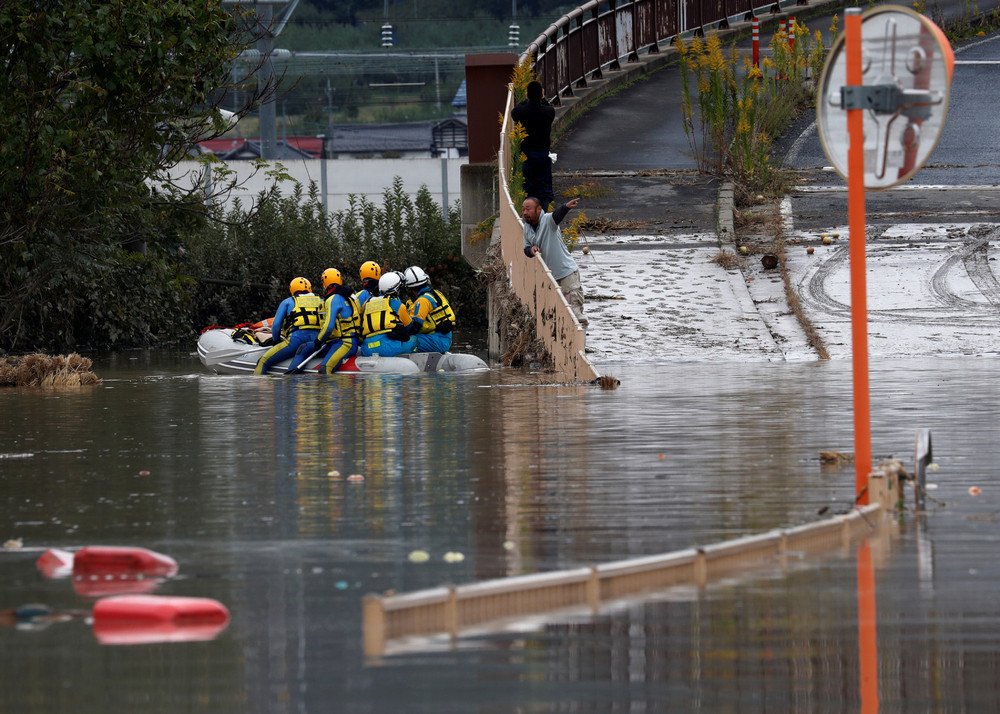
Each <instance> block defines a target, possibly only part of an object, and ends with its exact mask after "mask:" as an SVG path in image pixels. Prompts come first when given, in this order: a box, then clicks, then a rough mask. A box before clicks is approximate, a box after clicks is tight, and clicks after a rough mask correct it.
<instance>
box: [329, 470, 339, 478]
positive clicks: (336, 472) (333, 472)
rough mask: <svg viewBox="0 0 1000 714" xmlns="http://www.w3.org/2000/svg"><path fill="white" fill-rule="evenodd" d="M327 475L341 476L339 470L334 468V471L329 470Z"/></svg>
mask: <svg viewBox="0 0 1000 714" xmlns="http://www.w3.org/2000/svg"><path fill="white" fill-rule="evenodd" d="M326 475H327V476H329V477H330V478H340V472H339V471H337V469H334V470H333V471H328V472H327V474H326Z"/></svg>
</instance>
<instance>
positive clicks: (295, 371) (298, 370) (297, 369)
mask: <svg viewBox="0 0 1000 714" xmlns="http://www.w3.org/2000/svg"><path fill="white" fill-rule="evenodd" d="M324 347H326V345H325V344H324V345H320V346H319V349H318V350H315V351H314V352H313V353H312V354H311V355H309V356H308V357H306V358H305V359H304V360H302V361H301V362H300V363H299V364H298V366H297V367H295V369H290V370H288V371H287V372H285V374H301V373H302V370H303V369H305V368H306V365H307V364H309V360H311V359H312V358H313V357H315V356H316V355H318V354H319V353H320V352H322V351H323V348H324Z"/></svg>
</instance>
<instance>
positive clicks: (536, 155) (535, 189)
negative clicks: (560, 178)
mask: <svg viewBox="0 0 1000 714" xmlns="http://www.w3.org/2000/svg"><path fill="white" fill-rule="evenodd" d="M524 155H525V157H527V161H525V162H524V193H525V195H526V196H534V197H535V198H537V199H538V200H540V201H541V202H542V209H543V210H545V211H548V210H549V204H550V203H552V201H553V200H554V199H555V195H554V194H553V193H552V159H550V158H549V152H547V151H525V152H524Z"/></svg>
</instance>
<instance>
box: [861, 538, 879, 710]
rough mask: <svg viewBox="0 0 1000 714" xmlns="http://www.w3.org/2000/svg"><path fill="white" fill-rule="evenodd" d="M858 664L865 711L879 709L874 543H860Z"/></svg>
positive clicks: (862, 706)
mask: <svg viewBox="0 0 1000 714" xmlns="http://www.w3.org/2000/svg"><path fill="white" fill-rule="evenodd" d="M858 663H859V675H860V676H859V678H860V680H861V712H862V714H874V713H875V712H878V640H877V638H876V627H875V572H874V570H873V569H872V550H871V544H870V543H869V542H868V541H865V542H864V543H862V544H861V545H860V546H858Z"/></svg>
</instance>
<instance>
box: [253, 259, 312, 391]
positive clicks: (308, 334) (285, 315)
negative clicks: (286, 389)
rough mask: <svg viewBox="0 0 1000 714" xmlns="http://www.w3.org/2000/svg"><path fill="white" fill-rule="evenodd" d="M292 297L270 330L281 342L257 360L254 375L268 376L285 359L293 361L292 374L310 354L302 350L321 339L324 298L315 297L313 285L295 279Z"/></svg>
mask: <svg viewBox="0 0 1000 714" xmlns="http://www.w3.org/2000/svg"><path fill="white" fill-rule="evenodd" d="M288 291H289V292H290V293H291V294H292V296H291V297H287V298H285V299H284V300H282V301H281V304H280V305H278V311H277V312H276V313H274V322H273V323H272V326H271V330H272V332H274V333H275V334H276V335H277V336H276V337H275V339H276V340H278V342H277V344H275V345H274V346H273V347H272V348H271V349H269V350H268V351H267V352H265V353H264V354H262V355H261V356H260V359H259V360H257V368H256V369H255V370H254V374H267V370H268V368H269V367H270V366H271V365H273V364H274V363H276V362H280V361H281V360H283V359H288V358H289V357H291V358H292V361H291V363H289V365H288V371H289V372H291V371H292V370H294V369H295V368H296V367H298V366H299V364H300V363H301V362H302V361H303V360H304V359H306V358H307V357H308V356H309V355H310V354H311V351H310V350H308V349H301V348H303V346H311V345H312V343H313V342H314V341H315V340H316V338H317V337H319V326H320V322H322V319H323V299H322V298H321V297H320V296H319V295H313V294H312V284H311V283H310V282H309V281H308V280H306V279H305V278H295V279H294V280H292V282H291V283H289V285H288Z"/></svg>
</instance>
